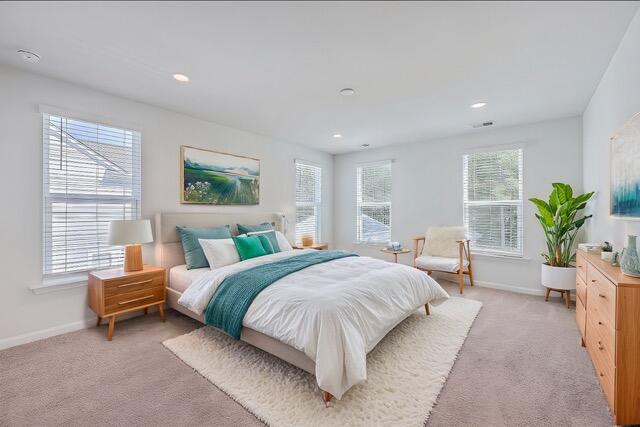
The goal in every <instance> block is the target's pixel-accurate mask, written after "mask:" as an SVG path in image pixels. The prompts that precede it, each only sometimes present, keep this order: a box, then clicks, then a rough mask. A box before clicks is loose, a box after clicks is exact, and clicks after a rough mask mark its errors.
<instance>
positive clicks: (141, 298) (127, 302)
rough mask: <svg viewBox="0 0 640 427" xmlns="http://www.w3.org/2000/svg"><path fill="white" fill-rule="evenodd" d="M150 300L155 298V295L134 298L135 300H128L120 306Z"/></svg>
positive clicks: (120, 303) (121, 302)
mask: <svg viewBox="0 0 640 427" xmlns="http://www.w3.org/2000/svg"><path fill="white" fill-rule="evenodd" d="M149 298H153V295H147V296H146V297H140V298H134V299H130V300H127V301H120V302H119V303H118V305H125V304H129V303H132V302H136V301H142V300H145V299H149Z"/></svg>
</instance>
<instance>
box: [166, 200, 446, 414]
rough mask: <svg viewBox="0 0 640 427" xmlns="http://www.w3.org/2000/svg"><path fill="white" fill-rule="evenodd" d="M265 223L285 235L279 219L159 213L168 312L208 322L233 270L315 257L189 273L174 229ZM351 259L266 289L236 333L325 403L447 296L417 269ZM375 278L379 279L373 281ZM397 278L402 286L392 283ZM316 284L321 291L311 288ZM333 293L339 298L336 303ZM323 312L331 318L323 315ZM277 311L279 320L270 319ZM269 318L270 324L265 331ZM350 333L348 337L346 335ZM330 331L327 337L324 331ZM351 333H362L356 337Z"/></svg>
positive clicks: (297, 255) (296, 255)
mask: <svg viewBox="0 0 640 427" xmlns="http://www.w3.org/2000/svg"><path fill="white" fill-rule="evenodd" d="M263 222H269V223H271V224H272V225H273V226H274V229H276V230H279V231H284V230H282V229H281V224H280V216H278V215H277V214H264V213H242V214H227V213H161V214H157V215H156V219H155V230H156V240H155V241H156V244H155V250H156V259H157V260H159V262H160V264H161V265H162V266H163V267H165V268H166V269H167V270H168V271H169V273H168V276H169V277H168V280H167V283H168V286H167V289H166V291H167V304H168V305H169V307H171V308H173V309H175V310H177V311H178V312H180V313H183V314H185V315H187V316H189V317H191V318H194V319H196V320H198V321H200V322H202V323H205V316H204V313H203V311H202V309H203V307H204V306H205V305H206V304H205V303H206V302H207V301H208V300H210V299H211V298H212V295H213V294H214V293H215V290H216V287H217V286H219V285H220V283H222V282H223V281H224V279H225V278H226V277H229V275H232V274H233V272H234V271H241V270H243V269H245V270H246V269H250V268H252V267H254V266H259V265H265V264H273V265H277V264H276V263H277V262H278V261H279V260H280V261H284V262H287V260H289V259H291V260H293V259H302V258H303V256H305V257H307V258H308V257H312V256H314V254H311V252H314V251H312V250H308V249H307V250H302V251H290V252H287V253H284V252H281V253H279V254H273V255H267V256H265V257H260V258H254V259H253V260H246V261H242V262H241V263H238V264H237V265H234V266H227V267H223V268H222V269H216V270H210V269H194V270H187V269H186V268H185V266H184V264H185V261H184V254H183V250H182V245H181V242H180V239H179V237H178V234H177V232H176V226H178V225H182V226H189V227H220V226H224V225H230V226H231V229H232V234H236V233H237V230H235V225H236V224H237V223H241V224H258V223H263ZM347 256H348V255H341V257H340V259H335V260H331V261H329V262H325V263H323V264H318V265H313V266H311V267H308V268H305V269H304V270H301V271H297V272H295V273H292V274H289V275H287V276H286V277H282V278H281V279H279V280H278V281H276V282H274V283H273V284H272V285H271V286H269V287H268V288H266V289H264V290H263V291H262V292H261V293H260V294H258V296H257V297H256V298H255V300H254V301H253V303H252V304H251V305H250V306H249V309H248V311H247V312H246V315H245V317H244V320H243V327H242V329H241V333H240V334H239V338H240V340H242V341H244V342H246V343H248V344H251V345H253V346H255V347H257V348H259V349H261V350H264V351H266V352H268V353H271V354H273V355H274V356H276V357H278V358H280V359H282V360H284V361H286V362H288V363H290V364H292V365H294V366H297V367H298V368H300V369H303V370H305V371H307V372H309V373H311V374H313V375H315V376H316V380H317V383H318V386H319V388H320V389H321V390H322V391H323V393H322V395H323V399H324V400H325V402H329V401H330V400H331V399H332V398H333V396H334V395H335V396H336V397H337V398H340V397H341V396H342V395H343V394H344V392H346V390H348V388H350V387H351V386H352V385H355V384H357V383H359V382H363V381H364V380H365V379H366V353H368V352H369V351H371V350H372V349H373V347H374V346H375V344H377V342H379V340H380V339H382V337H384V335H386V333H387V332H389V331H390V330H391V329H393V328H394V327H395V326H396V325H397V324H398V323H400V322H401V321H402V320H404V319H405V318H406V317H408V316H409V315H410V314H411V313H413V312H414V311H415V310H416V309H418V308H419V307H420V306H424V307H425V309H426V310H427V314H428V303H429V302H431V301H433V300H436V299H440V298H446V297H448V295H447V294H446V292H445V291H444V290H443V289H442V288H441V287H440V286H439V285H438V284H437V282H435V281H434V280H433V279H432V278H430V277H429V276H428V275H426V274H425V273H422V272H419V271H418V270H415V269H412V268H410V267H407V266H402V265H398V264H391V263H387V262H385V261H381V260H377V259H373V258H368V257H347ZM268 257H273V259H268ZM244 264H246V266H245V265H244ZM225 269H229V271H228V272H227V271H226V270H225ZM234 269H235V270H234ZM378 276H379V277H381V278H382V279H380V280H372V278H375V277H378ZM396 277H397V278H398V280H397V281H395V282H394V279H395V278H396ZM316 282H318V285H317V286H315V287H314V285H315V284H316ZM374 282H380V283H374ZM405 284H406V285H405ZM341 287H342V288H345V287H346V289H343V291H344V292H347V294H351V295H352V296H353V299H351V300H348V298H346V297H345V298H344V301H343V300H342V299H341V298H342V297H340V295H342V294H341V292H342V291H341V290H340V288H341ZM376 287H377V288H376ZM405 288H406V289H405ZM323 289H328V290H329V291H328V293H327V294H322V293H318V291H319V290H320V292H323V291H322V290H323ZM381 289H384V290H385V292H384V293H385V294H386V293H388V294H389V295H390V296H389V301H392V302H391V303H390V304H391V305H389V304H387V305H383V306H382V308H383V309H384V310H381V309H380V307H379V306H376V301H372V298H373V299H374V300H375V299H376V295H377V294H380V290H381ZM205 290H206V292H205ZM310 292H311V293H310ZM314 292H315V294H314ZM331 293H333V295H335V296H337V297H335V298H332V295H330V294H331ZM310 295H315V297H313V298H312V297H310ZM179 301H180V302H179ZM387 302H388V301H387ZM322 304H325V306H322ZM355 306H358V307H357V308H354V307H355ZM327 307H328V308H327ZM314 310H316V311H314ZM354 310H355V311H354ZM387 311H388V312H389V314H387ZM325 312H329V314H327V315H326V316H325ZM274 313H278V315H277V316H275V315H272V314H274ZM282 313H286V315H282ZM318 313H319V314H318ZM352 313H356V314H355V315H354V314H352ZM314 315H315V317H314ZM330 316H332V317H330ZM349 316H351V317H353V318H348V317H349ZM272 317H273V318H274V319H271V318H272ZM276 318H277V319H276ZM316 318H318V319H320V320H319V321H318V322H320V324H321V326H318V322H316V323H314V324H312V323H311V322H310V321H309V319H316ZM267 319H268V321H269V322H272V324H270V325H267V324H266V323H267ZM283 319H285V320H283ZM335 319H338V320H335ZM284 321H286V322H289V324H285V323H283V322H284ZM296 322H297V323H296ZM274 325H275V326H274ZM310 325H311V326H310ZM327 325H329V326H327ZM344 325H348V326H344ZM307 329H309V331H307ZM346 329H348V331H346V332H345V330H346ZM327 330H328V331H329V332H325V331H327ZM354 334H356V335H357V336H355V338H354ZM358 334H361V335H362V337H361V336H360V335H358ZM334 355H335V357H333V356H334ZM334 360H335V362H334ZM334 365H335V366H334Z"/></svg>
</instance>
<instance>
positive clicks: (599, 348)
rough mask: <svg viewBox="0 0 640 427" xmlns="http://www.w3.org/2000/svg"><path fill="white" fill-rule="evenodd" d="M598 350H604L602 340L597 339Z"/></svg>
mask: <svg viewBox="0 0 640 427" xmlns="http://www.w3.org/2000/svg"><path fill="white" fill-rule="evenodd" d="M598 350H604V347H603V346H602V341H598Z"/></svg>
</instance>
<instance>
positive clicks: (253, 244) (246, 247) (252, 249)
mask: <svg viewBox="0 0 640 427" xmlns="http://www.w3.org/2000/svg"><path fill="white" fill-rule="evenodd" d="M233 243H234V244H235V245H236V249H237V250H238V255H240V259H241V260H243V261H244V260H247V259H251V258H256V257H259V256H264V255H267V251H265V250H264V246H262V242H261V241H260V239H259V238H258V236H237V237H233Z"/></svg>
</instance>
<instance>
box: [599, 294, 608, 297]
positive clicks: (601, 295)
mask: <svg viewBox="0 0 640 427" xmlns="http://www.w3.org/2000/svg"><path fill="white" fill-rule="evenodd" d="M598 296H599V297H600V298H606V296H604V295H603V294H598Z"/></svg>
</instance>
